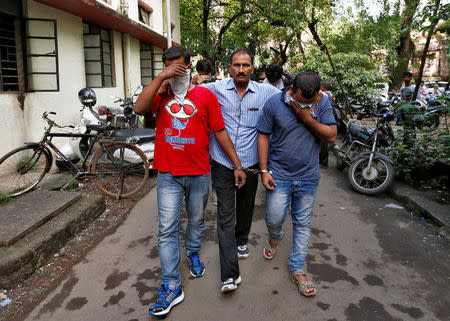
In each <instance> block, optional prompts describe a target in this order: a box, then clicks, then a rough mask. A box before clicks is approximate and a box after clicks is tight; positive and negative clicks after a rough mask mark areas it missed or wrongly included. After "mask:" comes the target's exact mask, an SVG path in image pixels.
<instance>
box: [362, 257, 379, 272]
mask: <svg viewBox="0 0 450 321" xmlns="http://www.w3.org/2000/svg"><path fill="white" fill-rule="evenodd" d="M363 264H364V267H366V268H367V269H369V270H376V269H378V268H379V267H380V264H379V263H378V262H375V261H374V260H372V259H368V260H367V261H365V262H363Z"/></svg>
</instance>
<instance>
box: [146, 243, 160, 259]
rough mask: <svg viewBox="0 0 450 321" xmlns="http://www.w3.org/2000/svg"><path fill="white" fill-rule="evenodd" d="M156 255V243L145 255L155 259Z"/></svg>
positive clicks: (157, 253) (157, 252)
mask: <svg viewBox="0 0 450 321" xmlns="http://www.w3.org/2000/svg"><path fill="white" fill-rule="evenodd" d="M158 255H159V251H158V245H154V246H153V247H152V249H151V250H150V253H149V254H147V255H146V256H147V257H148V258H149V259H156V258H157V257H158Z"/></svg>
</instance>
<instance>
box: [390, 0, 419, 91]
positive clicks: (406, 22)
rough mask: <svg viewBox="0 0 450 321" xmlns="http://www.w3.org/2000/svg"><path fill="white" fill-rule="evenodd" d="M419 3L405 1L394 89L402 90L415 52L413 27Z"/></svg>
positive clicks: (414, 0) (393, 82)
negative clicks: (404, 78)
mask: <svg viewBox="0 0 450 321" xmlns="http://www.w3.org/2000/svg"><path fill="white" fill-rule="evenodd" d="M419 2H420V0H405V8H404V9H403V13H402V32H401V33H400V43H399V46H398V47H397V53H398V59H399V61H398V65H397V66H396V67H395V68H394V74H393V75H392V87H397V88H400V87H401V86H402V82H403V73H404V72H405V71H407V70H408V65H409V61H410V60H411V55H412V54H413V52H414V43H413V42H412V39H411V25H412V22H413V18H414V14H415V12H416V9H417V6H418V5H419Z"/></svg>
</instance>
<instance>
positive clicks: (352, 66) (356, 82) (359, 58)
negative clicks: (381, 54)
mask: <svg viewBox="0 0 450 321" xmlns="http://www.w3.org/2000/svg"><path fill="white" fill-rule="evenodd" d="M307 57H308V58H310V59H306V63H305V64H304V65H302V66H300V67H297V68H295V69H294V72H295V73H298V72H300V71H304V70H308V69H312V70H317V71H318V72H319V74H320V76H321V78H322V79H327V80H330V82H331V87H332V92H333V94H334V95H335V96H336V97H337V99H338V100H341V101H342V97H343V95H342V93H341V92H340V91H339V87H338V84H337V80H336V79H335V77H334V75H333V71H332V69H331V66H330V64H329V63H328V62H327V59H326V57H325V56H324V55H320V53H319V52H318V49H317V48H316V49H311V50H310V51H309V52H308V53H307ZM314 57H315V58H314ZM333 60H334V63H335V65H336V69H337V71H338V74H339V77H340V79H342V85H343V87H344V90H345V92H346V93H347V95H348V96H349V97H352V98H354V99H356V100H358V101H368V100H369V99H370V96H371V95H372V94H373V93H374V91H373V83H375V82H377V81H383V80H384V78H383V77H382V75H381V74H380V73H378V72H376V70H375V69H374V63H373V61H372V59H371V57H370V56H368V55H365V54H360V53H356V52H350V53H337V54H335V55H333Z"/></svg>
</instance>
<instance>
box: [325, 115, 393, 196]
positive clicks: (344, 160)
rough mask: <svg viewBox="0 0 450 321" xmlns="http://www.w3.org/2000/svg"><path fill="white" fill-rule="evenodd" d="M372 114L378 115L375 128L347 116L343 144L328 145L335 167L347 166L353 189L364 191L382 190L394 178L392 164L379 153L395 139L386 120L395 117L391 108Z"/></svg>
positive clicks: (368, 192)
mask: <svg viewBox="0 0 450 321" xmlns="http://www.w3.org/2000/svg"><path fill="white" fill-rule="evenodd" d="M372 116H375V117H377V120H376V125H375V128H370V127H364V126H361V124H360V122H359V121H358V120H350V121H349V122H348V124H347V133H346V135H345V136H344V140H343V143H342V145H341V146H339V145H337V144H336V143H334V144H331V145H330V149H331V151H332V152H333V154H334V155H335V157H336V159H337V164H338V169H343V168H344V167H346V166H349V170H348V179H349V181H350V184H351V185H352V187H353V188H354V189H355V190H356V191H358V192H360V193H363V194H367V195H375V194H379V193H381V192H383V191H385V190H386V189H387V188H388V187H389V185H390V184H391V183H392V181H393V179H394V164H393V162H392V160H391V159H390V158H389V157H387V156H385V155H384V154H382V153H381V150H382V148H383V147H388V146H389V145H391V144H392V143H393V142H394V132H393V130H392V127H391V126H390V124H389V122H390V121H391V120H392V119H393V118H394V115H393V112H392V110H385V111H383V113H373V114H372Z"/></svg>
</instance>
